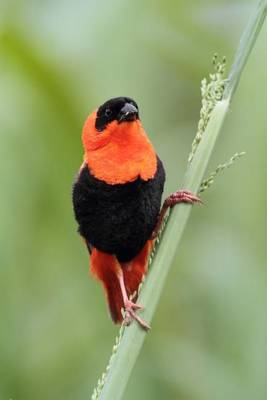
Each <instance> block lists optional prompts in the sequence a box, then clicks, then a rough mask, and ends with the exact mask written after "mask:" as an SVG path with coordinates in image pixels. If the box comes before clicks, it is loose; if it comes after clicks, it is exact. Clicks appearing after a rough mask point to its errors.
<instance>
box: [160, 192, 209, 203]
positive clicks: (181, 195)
mask: <svg viewBox="0 0 267 400" xmlns="http://www.w3.org/2000/svg"><path fill="white" fill-rule="evenodd" d="M166 200H167V202H168V205H169V206H170V207H173V206H175V204H177V203H189V204H194V203H199V204H203V201H202V200H201V199H200V198H199V197H198V196H196V195H195V194H194V193H192V192H190V191H189V190H178V191H177V192H174V193H172V194H171V195H170V196H169V197H168V198H167V199H166Z"/></svg>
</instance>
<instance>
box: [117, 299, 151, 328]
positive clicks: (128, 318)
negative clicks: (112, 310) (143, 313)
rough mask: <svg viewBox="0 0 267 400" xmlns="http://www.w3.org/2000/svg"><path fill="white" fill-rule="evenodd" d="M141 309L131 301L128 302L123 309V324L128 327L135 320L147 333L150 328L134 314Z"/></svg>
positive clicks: (141, 307)
mask: <svg viewBox="0 0 267 400" xmlns="http://www.w3.org/2000/svg"><path fill="white" fill-rule="evenodd" d="M143 308H144V307H143V306H140V305H139V304H135V303H133V302H132V301H130V300H128V301H127V302H126V304H125V307H124V310H125V317H124V321H123V324H124V325H126V326H129V325H130V324H131V323H132V321H133V320H135V321H137V322H138V323H139V325H140V326H141V328H142V329H144V330H145V331H148V330H149V329H150V326H149V325H148V323H147V322H146V321H144V320H143V319H142V318H141V317H139V315H137V313H136V311H137V310H142V309H143Z"/></svg>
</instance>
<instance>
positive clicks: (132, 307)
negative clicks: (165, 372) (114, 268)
mask: <svg viewBox="0 0 267 400" xmlns="http://www.w3.org/2000/svg"><path fill="white" fill-rule="evenodd" d="M118 279H119V283H120V288H121V293H122V298H123V304H124V309H125V313H126V315H125V320H124V323H125V324H126V325H129V324H130V323H131V321H132V320H133V319H135V320H136V321H137V322H138V323H139V325H140V326H141V328H143V329H145V330H146V331H147V330H149V329H150V326H149V325H148V324H147V323H146V321H144V320H143V319H142V318H140V317H139V315H137V314H136V311H137V310H142V309H143V307H142V306H139V305H138V304H135V303H134V302H132V301H131V300H130V299H129V298H128V295H127V292H126V288H125V284H124V279H123V273H119V275H118Z"/></svg>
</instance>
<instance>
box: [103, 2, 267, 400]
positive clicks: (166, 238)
mask: <svg viewBox="0 0 267 400" xmlns="http://www.w3.org/2000/svg"><path fill="white" fill-rule="evenodd" d="M266 4H267V3H266V1H261V2H260V3H259V6H258V8H257V10H256V12H255V15H254V16H253V17H252V19H251V20H250V22H249V24H248V26H247V28H246V30H245V32H244V34H243V36H242V39H241V41H240V45H239V48H238V50H237V53H236V58H235V60H234V63H233V66H232V68H231V71H230V75H229V80H228V83H227V85H226V88H225V93H224V96H223V100H222V101H219V102H218V103H217V105H216V106H215V108H214V110H213V111H212V114H211V117H210V120H209V122H208V125H207V128H206V130H205V132H204V134H203V138H202V140H201V142H200V144H199V145H198V148H197V150H196V153H195V155H194V158H193V160H192V162H191V163H190V165H189V167H188V170H187V172H186V175H185V179H184V182H183V187H184V188H186V189H189V190H191V191H193V192H197V191H198V189H199V187H200V184H201V181H202V179H203V175H204V172H205V170H206V167H207V164H208V161H209V159H210V156H211V153H212V151H213V148H214V145H215V142H216V139H217V137H218V134H219V132H220V129H221V126H222V124H223V121H224V118H225V116H226V113H227V110H228V108H229V104H230V101H231V98H232V95H233V93H234V91H235V89H236V86H237V84H238V82H239V79H240V76H241V73H242V71H243V68H244V66H245V64H246V61H247V59H248V56H249V53H250V51H251V49H252V48H253V45H254V43H255V41H256V38H257V36H258V34H259V32H260V29H261V26H262V24H263V21H264V17H265V14H266ZM191 209H192V207H191V206H188V205H183V204H181V205H179V206H178V207H175V208H174V209H173V210H172V212H171V215H170V217H169V219H168V223H167V226H166V228H165V230H164V234H163V235H162V237H161V242H160V245H159V247H158V249H157V252H156V255H155V257H154V260H153V265H152V267H151V268H150V271H149V275H148V278H147V280H146V282H145V283H144V285H143V287H142V291H141V293H140V296H139V302H140V304H143V305H144V306H145V310H144V311H143V313H142V317H143V318H144V319H145V320H146V321H147V322H150V321H151V319H152V317H153V314H154V312H155V309H156V306H157V303H158V301H159V298H160V295H161V292H162V289H163V286H164V283H165V280H166V277H167V274H168V271H169V269H170V267H171V264H172V262H173V259H174V257H175V254H176V251H177V247H178V244H179V242H180V239H181V237H182V233H183V230H184V228H185V225H186V222H187V220H188V217H189V215H190V212H191ZM147 335H149V333H148V334H147V333H145V332H144V331H143V330H142V329H140V327H139V326H138V325H137V324H136V323H132V325H131V326H130V327H128V328H127V329H125V332H124V334H123V336H122V338H121V342H120V344H119V346H118V349H117V352H116V354H115V356H114V358H113V360H112V363H111V365H110V368H109V371H108V374H107V377H106V379H105V383H104V386H103V389H102V392H101V395H100V399H101V400H120V399H121V398H122V395H123V392H124V390H125V387H126V385H127V382H128V379H129V377H130V375H131V372H132V369H133V366H134V364H135V361H136V359H137V357H138V354H139V352H140V349H141V347H142V344H143V342H144V339H145V337H146V336H147Z"/></svg>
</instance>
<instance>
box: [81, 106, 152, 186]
mask: <svg viewBox="0 0 267 400" xmlns="http://www.w3.org/2000/svg"><path fill="white" fill-rule="evenodd" d="M95 118H96V112H94V113H92V114H91V115H90V116H89V117H88V119H87V120H86V122H85V124H84V127H83V133H82V141H83V146H84V151H85V152H84V161H85V162H86V163H87V165H88V167H89V169H90V172H91V174H93V175H94V176H95V177H96V178H97V179H100V180H102V181H104V182H106V183H108V184H111V185H114V184H119V183H120V184H122V183H126V182H131V181H134V180H135V179H137V178H138V177H140V178H142V179H143V180H148V179H151V178H153V177H154V175H155V173H156V170H157V156H156V153H155V150H154V148H153V146H152V144H151V143H150V141H149V139H148V137H147V135H146V133H145V131H144V129H143V127H142V125H141V122H140V121H139V120H136V121H131V122H122V123H118V122H117V121H113V122H111V123H110V124H108V125H107V127H106V128H105V129H104V130H103V132H98V131H97V130H96V129H95Z"/></svg>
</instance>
